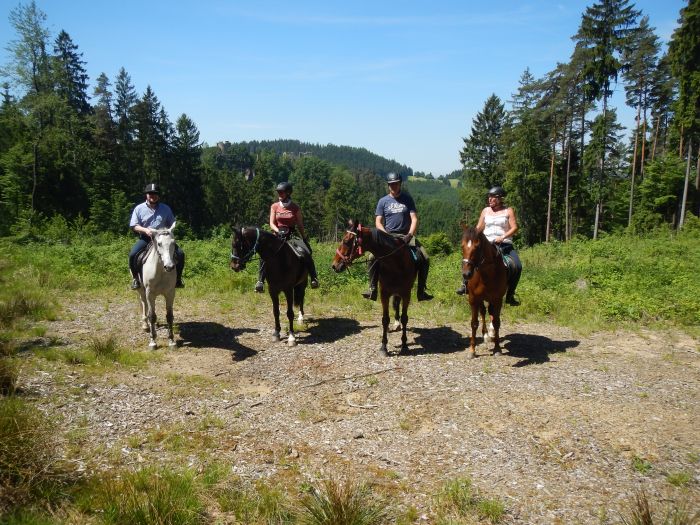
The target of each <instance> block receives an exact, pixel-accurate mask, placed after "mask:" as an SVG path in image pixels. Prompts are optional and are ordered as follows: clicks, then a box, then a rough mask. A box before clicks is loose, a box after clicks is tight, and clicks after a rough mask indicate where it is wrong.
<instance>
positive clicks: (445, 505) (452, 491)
mask: <svg viewBox="0 0 700 525" xmlns="http://www.w3.org/2000/svg"><path fill="white" fill-rule="evenodd" d="M435 499H436V502H437V522H438V523H441V524H445V525H447V524H448V523H462V522H464V520H471V519H474V518H475V517H476V518H478V519H479V520H486V521H488V522H489V523H500V522H501V521H502V520H503V517H504V516H505V512H506V509H505V505H504V504H503V502H501V501H500V500H498V499H496V498H484V497H481V496H480V495H479V494H478V493H477V491H476V489H475V488H474V486H473V484H472V481H471V480H470V479H469V478H465V477H461V478H456V479H452V480H448V481H447V482H445V484H444V485H443V486H442V488H441V489H440V491H439V492H438V494H437V495H436V497H435Z"/></svg>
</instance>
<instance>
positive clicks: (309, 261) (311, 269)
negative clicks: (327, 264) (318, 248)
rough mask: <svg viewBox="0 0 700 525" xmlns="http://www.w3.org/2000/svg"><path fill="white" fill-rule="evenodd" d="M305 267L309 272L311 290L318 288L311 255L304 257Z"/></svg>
mask: <svg viewBox="0 0 700 525" xmlns="http://www.w3.org/2000/svg"><path fill="white" fill-rule="evenodd" d="M305 259H306V267H307V269H308V270H309V277H310V278H311V288H318V274H317V273H316V264H314V258H313V257H312V256H311V254H310V253H309V254H307V255H306V257H305Z"/></svg>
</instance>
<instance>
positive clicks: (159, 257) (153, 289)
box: [138, 223, 177, 348]
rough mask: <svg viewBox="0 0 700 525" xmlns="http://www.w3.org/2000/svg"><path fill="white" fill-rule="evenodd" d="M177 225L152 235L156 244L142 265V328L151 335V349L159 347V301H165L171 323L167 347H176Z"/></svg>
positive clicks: (153, 244)
mask: <svg viewBox="0 0 700 525" xmlns="http://www.w3.org/2000/svg"><path fill="white" fill-rule="evenodd" d="M174 229H175V223H173V225H172V226H171V227H170V228H168V229H164V230H156V231H155V232H154V233H153V243H152V245H151V248H150V249H149V251H148V254H147V255H146V260H145V261H144V263H143V271H142V274H143V280H142V282H141V287H140V288H139V289H138V291H139V294H140V296H141V308H142V312H143V315H142V317H141V322H142V325H141V326H142V328H143V329H144V330H147V331H150V332H151V341H150V342H149V343H148V346H149V347H150V348H155V347H156V346H157V345H156V297H157V296H159V295H162V296H163V297H165V312H166V316H165V318H166V320H167V322H168V346H175V337H174V336H173V303H174V302H175V283H176V280H177V272H176V271H174V270H175V236H174V235H173V230H174Z"/></svg>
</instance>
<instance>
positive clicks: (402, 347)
mask: <svg viewBox="0 0 700 525" xmlns="http://www.w3.org/2000/svg"><path fill="white" fill-rule="evenodd" d="M406 352H408V345H401V350H399V355H400V354H405V353H406Z"/></svg>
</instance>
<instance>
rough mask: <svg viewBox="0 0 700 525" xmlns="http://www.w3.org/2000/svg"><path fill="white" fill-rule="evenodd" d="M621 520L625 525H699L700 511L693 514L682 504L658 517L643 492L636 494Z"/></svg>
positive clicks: (673, 506) (674, 506) (672, 507)
mask: <svg viewBox="0 0 700 525" xmlns="http://www.w3.org/2000/svg"><path fill="white" fill-rule="evenodd" d="M620 519H621V520H622V521H621V522H622V524H623V525H698V524H700V511H695V512H693V511H691V510H690V509H688V508H687V506H686V505H684V504H682V503H681V504H679V505H676V504H674V505H672V506H671V507H670V508H669V509H667V510H666V512H665V513H664V515H663V516H662V517H656V516H655V515H654V509H653V507H652V505H651V503H650V502H649V498H648V497H647V495H646V493H645V492H644V491H643V490H642V491H639V492H637V493H636V494H635V496H634V500H633V501H632V502H631V503H630V505H629V507H628V509H627V510H626V511H625V512H624V513H623V515H622V516H621V518H620Z"/></svg>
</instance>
